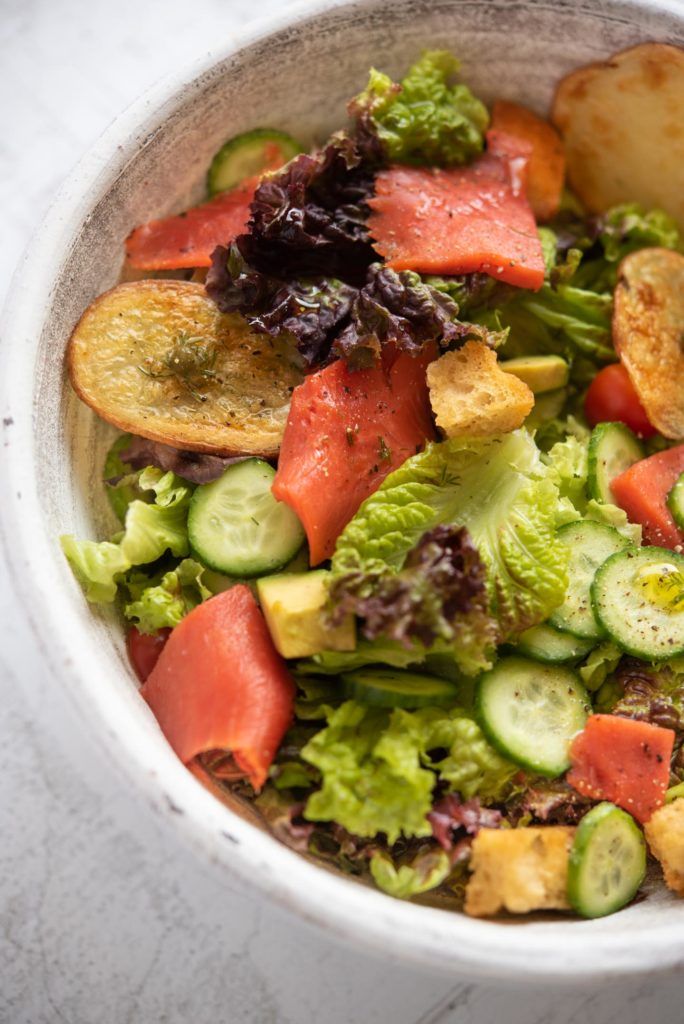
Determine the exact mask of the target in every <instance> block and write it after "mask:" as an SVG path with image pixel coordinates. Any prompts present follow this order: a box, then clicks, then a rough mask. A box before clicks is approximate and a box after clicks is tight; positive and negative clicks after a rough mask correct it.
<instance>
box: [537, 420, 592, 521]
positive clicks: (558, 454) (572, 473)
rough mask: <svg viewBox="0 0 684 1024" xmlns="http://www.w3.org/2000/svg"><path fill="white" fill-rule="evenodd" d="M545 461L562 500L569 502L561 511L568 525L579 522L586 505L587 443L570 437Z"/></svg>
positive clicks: (550, 450) (553, 448)
mask: <svg viewBox="0 0 684 1024" xmlns="http://www.w3.org/2000/svg"><path fill="white" fill-rule="evenodd" d="M542 459H543V461H544V462H545V464H546V465H547V466H549V467H550V469H551V471H552V473H553V479H554V481H555V483H556V485H557V486H558V493H559V495H560V497H561V499H567V501H566V502H565V503H564V505H563V509H562V511H563V513H564V515H563V518H564V519H565V522H570V521H572V520H573V519H577V518H579V516H580V515H582V514H583V512H584V510H585V508H586V505H587V493H586V490H587V476H588V473H589V456H588V445H587V442H586V440H580V439H579V438H578V437H575V436H574V435H573V434H569V435H568V436H567V437H566V438H565V440H564V441H557V442H556V444H554V445H553V446H552V447H551V448H550V449H549V451H548V452H547V453H546V454H545V455H543V456H542ZM568 502H569V503H570V506H572V507H570V506H569V505H568V504H567V503H568ZM573 510H574V514H573ZM558 525H559V526H560V525H561V523H560V522H558Z"/></svg>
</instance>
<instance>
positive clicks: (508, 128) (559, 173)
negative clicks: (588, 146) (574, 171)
mask: <svg viewBox="0 0 684 1024" xmlns="http://www.w3.org/2000/svg"><path fill="white" fill-rule="evenodd" d="M491 127H492V128H494V129H495V130H497V131H502V132H507V133H508V134H509V135H515V136H516V137H517V138H519V139H524V140H525V141H526V142H529V143H530V145H531V146H532V156H531V157H530V162H529V165H528V168H527V186H526V192H527V198H528V200H529V203H530V206H531V207H532V212H533V213H534V215H535V217H536V218H537V220H539V221H546V220H550V219H551V217H553V216H554V214H556V213H557V212H558V207H559V205H560V198H561V192H562V190H563V180H564V178H565V154H564V152H563V143H562V142H561V140H560V137H559V135H558V132H557V131H556V130H555V128H552V127H551V125H550V124H549V123H548V121H544V120H543V119H542V118H541V117H537V115H536V114H533V113H532V111H531V110H528V109H527V107H521V106H519V105H518V104H517V103H509V102H508V101H507V100H497V102H496V103H495V104H494V107H493V109H492V125H491Z"/></svg>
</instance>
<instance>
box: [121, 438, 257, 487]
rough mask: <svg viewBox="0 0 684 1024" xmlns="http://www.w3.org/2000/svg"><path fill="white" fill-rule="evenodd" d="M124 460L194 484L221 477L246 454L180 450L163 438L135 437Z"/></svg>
mask: <svg viewBox="0 0 684 1024" xmlns="http://www.w3.org/2000/svg"><path fill="white" fill-rule="evenodd" d="M120 457H121V459H122V461H123V462H125V463H128V464H129V465H130V466H132V467H133V469H144V468H145V467H146V466H156V467H157V468H158V469H162V470H164V472H165V473H175V474H176V476H180V477H182V478H183V479H184V480H189V481H190V483H193V484H208V483H211V482H212V480H218V478H219V477H220V476H221V475H222V473H223V471H224V470H225V469H227V468H228V466H232V465H234V464H235V463H236V462H243V461H244V459H245V458H246V456H241V455H238V456H235V457H232V458H222V457H221V456H219V455H206V454H204V453H203V452H186V451H179V449H178V448H171V447H169V445H167V444H161V443H160V442H159V441H150V440H149V439H148V438H146V437H132V438H131V443H130V444H129V445H128V447H127V448H125V449H124V450H123V451H122V452H121V453H120Z"/></svg>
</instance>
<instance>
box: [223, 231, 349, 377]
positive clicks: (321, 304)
mask: <svg viewBox="0 0 684 1024" xmlns="http://www.w3.org/2000/svg"><path fill="white" fill-rule="evenodd" d="M206 288H207V294H208V295H209V297H210V298H211V299H213V301H214V302H215V303H216V305H217V306H218V308H219V309H220V310H221V311H222V312H223V313H230V312H239V313H242V315H243V316H244V317H245V319H246V320H247V322H248V323H249V324H250V326H251V327H252V328H253V329H254V330H256V331H259V332H261V333H263V334H269V335H271V336H272V337H276V336H277V335H279V334H281V333H283V332H285V333H287V334H289V335H291V336H292V337H293V338H295V339H296V345H297V350H298V352H299V354H300V355H301V357H302V359H303V361H304V363H305V365H306V366H317V365H320V364H321V363H323V362H325V361H326V359H327V358H328V356H329V353H330V346H331V344H332V339H333V338H334V336H335V334H336V332H337V330H338V328H339V326H340V325H341V324H343V323H344V322H345V321H346V320H347V319H348V317H349V313H350V311H351V308H352V304H353V301H354V299H355V298H356V295H357V294H358V293H357V289H356V288H353V287H352V286H351V285H348V284H344V282H342V281H339V280H337V279H336V278H313V279H303V280H293V281H283V280H280V279H278V278H274V277H270V276H268V275H267V274H260V273H259V272H258V271H256V270H254V268H253V267H250V266H249V264H248V263H246V262H245V260H244V258H243V256H242V254H241V252H240V250H239V249H238V248H237V246H236V245H232V246H231V247H230V249H226V248H224V247H223V246H219V248H218V249H216V251H215V252H214V254H213V262H212V266H211V269H210V270H209V273H208V275H207V283H206Z"/></svg>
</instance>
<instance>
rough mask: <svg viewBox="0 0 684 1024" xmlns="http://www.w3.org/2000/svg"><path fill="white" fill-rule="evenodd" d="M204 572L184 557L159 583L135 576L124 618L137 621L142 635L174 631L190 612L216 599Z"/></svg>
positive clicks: (129, 583)
mask: <svg viewBox="0 0 684 1024" xmlns="http://www.w3.org/2000/svg"><path fill="white" fill-rule="evenodd" d="M204 572H205V570H204V567H203V566H202V565H200V564H199V562H195V561H194V560H193V559H192V558H184V559H183V561H182V562H181V563H180V564H179V565H178V566H177V568H175V569H172V570H171V571H170V572H166V573H164V575H163V576H162V577H161V579H160V580H159V581H158V582H154V581H153V580H150V578H149V577H148V576H145V574H144V573H135V574H131V575H130V576H129V578H128V579H127V580H126V587H127V589H128V592H129V594H130V595H131V598H132V600H131V601H129V602H128V603H127V604H126V605H125V607H124V615H125V616H126V618H127V619H131V620H132V621H133V622H135V624H136V626H137V628H138V630H139V631H140V632H141V633H156V632H157V630H159V629H164V628H165V627H170V628H171V629H173V628H174V626H177V625H178V623H179V622H180V621H181V619H183V618H184V617H185V616H186V615H187V614H188V612H190V611H192V609H193V608H195V607H196V606H197V605H198V604H200V603H201V602H202V601H206V600H207V598H209V597H211V596H212V591H211V590H210V589H209V588H208V587H207V586H205V584H204V582H203V575H204Z"/></svg>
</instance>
